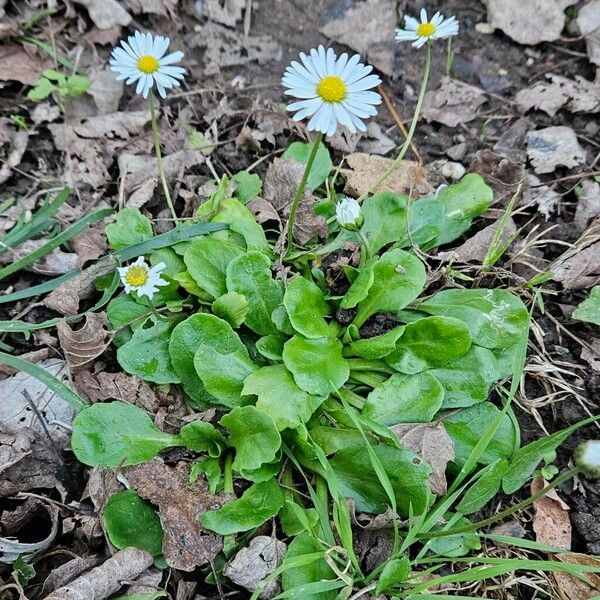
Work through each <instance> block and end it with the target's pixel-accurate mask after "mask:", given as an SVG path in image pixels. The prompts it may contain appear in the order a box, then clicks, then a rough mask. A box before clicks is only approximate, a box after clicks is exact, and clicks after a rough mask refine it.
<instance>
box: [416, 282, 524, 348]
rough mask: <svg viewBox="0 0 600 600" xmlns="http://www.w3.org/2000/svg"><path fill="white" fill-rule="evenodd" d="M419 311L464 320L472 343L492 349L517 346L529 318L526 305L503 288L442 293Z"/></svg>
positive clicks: (422, 305) (436, 295) (446, 291)
mask: <svg viewBox="0 0 600 600" xmlns="http://www.w3.org/2000/svg"><path fill="white" fill-rule="evenodd" d="M418 308H419V310H422V311H425V312H427V313H429V314H432V315H443V316H446V317H454V318H455V319H459V320H461V321H463V322H464V323H465V325H466V326H467V327H468V328H469V332H470V333H471V337H472V339H473V342H474V343H475V344H477V345H479V346H483V347H485V348H491V349H493V348H507V347H509V346H512V345H513V344H516V343H517V342H518V341H519V340H520V339H521V338H522V337H523V334H524V332H525V331H526V329H527V323H528V315H529V313H528V311H527V308H526V307H525V305H524V304H523V302H521V300H520V299H519V298H517V297H516V296H514V295H513V294H511V293H510V292H509V291H507V290H503V289H493V290H487V289H471V290H467V289H460V290H459V289H449V290H442V291H441V292H438V293H437V294H435V295H434V296H432V297H431V298H429V300H426V301H425V302H423V303H421V304H419V306H418Z"/></svg>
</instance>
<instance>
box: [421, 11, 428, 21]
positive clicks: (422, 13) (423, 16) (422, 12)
mask: <svg viewBox="0 0 600 600" xmlns="http://www.w3.org/2000/svg"><path fill="white" fill-rule="evenodd" d="M427 22H428V21H427V11H426V10H425V9H424V8H422V9H421V23H427Z"/></svg>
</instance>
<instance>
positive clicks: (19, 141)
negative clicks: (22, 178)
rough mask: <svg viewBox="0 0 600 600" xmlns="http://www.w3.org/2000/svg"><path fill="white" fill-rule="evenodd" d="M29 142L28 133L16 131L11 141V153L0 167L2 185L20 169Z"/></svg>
mask: <svg viewBox="0 0 600 600" xmlns="http://www.w3.org/2000/svg"><path fill="white" fill-rule="evenodd" d="M28 142H29V133H27V131H14V132H13V133H12V135H11V140H10V151H9V153H8V156H7V157H6V158H5V159H3V161H2V166H1V167H0V183H4V182H5V181H6V180H7V179H8V178H9V177H10V175H11V173H12V170H13V169H14V168H15V167H18V166H19V164H20V162H21V159H22V158H23V154H25V150H27V144H28Z"/></svg>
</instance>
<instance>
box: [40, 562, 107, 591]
mask: <svg viewBox="0 0 600 600" xmlns="http://www.w3.org/2000/svg"><path fill="white" fill-rule="evenodd" d="M101 562H102V559H101V558H100V557H99V556H95V555H92V556H85V557H79V556H78V557H77V558H73V559H72V560H69V561H68V562H66V563H64V564H63V565H60V566H59V567H55V568H54V569H52V571H51V573H50V575H48V577H47V578H46V581H44V586H43V588H42V589H43V594H50V593H52V592H53V591H54V590H56V589H58V588H60V587H62V586H64V585H67V583H70V582H71V581H73V579H75V578H76V577H79V575H81V574H82V573H85V572H86V571H89V570H90V569H93V568H94V567H95V566H97V565H99V564H100V563H101Z"/></svg>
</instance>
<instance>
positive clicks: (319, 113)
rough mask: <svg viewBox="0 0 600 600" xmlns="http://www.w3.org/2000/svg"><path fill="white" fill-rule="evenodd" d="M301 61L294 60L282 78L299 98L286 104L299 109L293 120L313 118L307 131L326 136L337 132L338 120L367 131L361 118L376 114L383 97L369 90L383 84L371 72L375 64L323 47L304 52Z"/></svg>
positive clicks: (291, 94) (353, 130) (352, 128)
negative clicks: (337, 55) (317, 132)
mask: <svg viewBox="0 0 600 600" xmlns="http://www.w3.org/2000/svg"><path fill="white" fill-rule="evenodd" d="M300 60H301V61H302V64H300V63H299V62H297V61H292V63H291V65H290V66H289V67H287V69H286V70H285V75H284V76H283V79H282V80H281V83H282V84H283V86H284V87H286V88H288V89H286V91H285V94H287V95H288V96H293V97H294V98H299V99H300V101H299V102H293V103H292V104H290V105H288V107H287V110H289V111H293V112H295V111H298V112H296V114H295V115H294V117H293V119H294V121H301V120H302V119H304V118H306V117H310V119H309V121H308V130H309V131H320V132H322V133H324V134H327V135H333V134H334V133H335V131H336V129H337V126H338V123H339V124H340V125H343V126H344V127H347V128H348V129H349V130H350V131H351V132H352V133H354V132H355V131H356V130H357V129H360V131H366V129H367V128H366V127H365V124H364V123H363V121H362V120H363V119H367V118H368V117H372V116H374V115H376V114H377V110H376V109H375V105H377V104H381V96H380V95H379V94H378V93H377V92H371V91H369V90H370V89H371V88H374V87H375V86H377V85H379V84H380V83H381V79H379V77H378V76H377V75H369V73H371V71H372V70H373V67H372V66H370V65H364V64H362V63H361V62H360V56H359V55H358V54H355V55H354V56H352V57H350V58H349V57H348V54H346V53H344V54H342V55H341V56H339V57H336V54H335V52H334V51H333V49H332V48H328V49H327V50H325V48H323V46H319V48H318V49H315V48H313V49H312V50H311V51H310V56H307V55H306V54H304V52H301V53H300Z"/></svg>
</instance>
